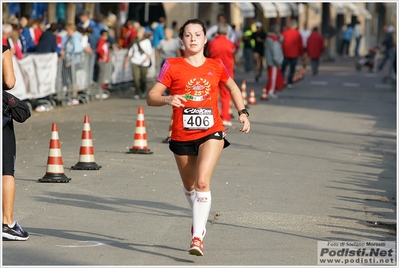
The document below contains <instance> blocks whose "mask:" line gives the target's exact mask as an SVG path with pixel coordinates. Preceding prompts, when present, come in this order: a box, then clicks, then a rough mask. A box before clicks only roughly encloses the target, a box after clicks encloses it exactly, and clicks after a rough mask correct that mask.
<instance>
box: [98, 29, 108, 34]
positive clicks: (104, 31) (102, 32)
mask: <svg viewBox="0 0 399 268" xmlns="http://www.w3.org/2000/svg"><path fill="white" fill-rule="evenodd" d="M104 33H107V34H108V31H107V30H101V32H100V35H103V34H104Z"/></svg>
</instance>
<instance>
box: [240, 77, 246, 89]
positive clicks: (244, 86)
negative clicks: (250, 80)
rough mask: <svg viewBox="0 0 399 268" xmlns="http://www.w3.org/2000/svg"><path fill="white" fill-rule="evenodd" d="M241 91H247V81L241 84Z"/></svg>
mask: <svg viewBox="0 0 399 268" xmlns="http://www.w3.org/2000/svg"><path fill="white" fill-rule="evenodd" d="M241 89H247V81H246V80H245V79H244V80H242V82H241Z"/></svg>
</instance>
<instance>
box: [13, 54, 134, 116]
mask: <svg viewBox="0 0 399 268" xmlns="http://www.w3.org/2000/svg"><path fill="white" fill-rule="evenodd" d="M126 53H127V50H126V49H121V50H118V51H111V63H110V65H109V68H108V70H107V71H106V74H105V77H106V78H107V80H108V81H109V83H108V85H107V88H103V85H101V83H100V84H99V83H97V82H95V81H94V71H95V69H94V68H95V60H96V57H95V54H89V53H87V52H82V53H71V54H68V55H66V56H65V57H64V58H60V57H58V61H57V66H56V68H57V70H56V75H55V77H54V79H55V88H53V87H51V90H50V91H51V92H52V94H50V95H47V96H40V97H38V98H35V96H37V95H32V94H30V90H29V87H31V85H25V84H24V81H25V80H27V79H28V78H29V77H32V76H35V74H36V73H39V72H41V71H42V70H32V69H34V68H30V69H29V68H26V66H24V64H25V62H26V61H24V60H21V61H18V60H17V61H16V62H17V63H14V64H18V69H20V70H21V72H20V74H21V80H22V81H21V83H22V84H24V86H23V87H22V88H23V89H22V88H19V89H18V90H17V91H18V92H20V96H19V97H20V98H21V99H23V100H26V101H29V102H31V103H35V104H36V105H37V106H45V107H46V108H48V109H52V108H53V107H54V106H56V105H62V106H68V105H72V104H73V99H75V100H78V101H79V103H84V104H86V103H89V102H91V101H92V100H94V99H96V98H97V99H98V98H100V99H102V94H101V93H104V92H107V93H108V94H109V93H110V91H112V90H115V91H123V90H126V89H133V88H134V86H133V78H132V74H131V66H130V64H129V68H128V69H126V70H125V69H124V67H123V66H124V59H125V57H126ZM29 55H32V56H33V57H34V58H35V59H36V60H37V59H38V58H39V61H41V60H40V58H41V57H42V55H41V54H37V53H28V54H26V55H25V58H26V57H28V56H29ZM45 55H47V56H48V55H50V54H43V58H44V56H45ZM53 64H54V63H52V64H51V65H50V64H49V65H48V66H46V68H54V66H53ZM25 65H26V64H25ZM32 66H34V65H32ZM46 68H44V69H46ZM25 69H27V70H28V71H29V72H30V73H28V72H26V70H25ZM41 79H43V78H41ZM28 80H29V79H28ZM38 80H40V79H38ZM40 83H41V81H37V84H38V85H39V84H40ZM99 96H100V97H99ZM75 102H76V101H75Z"/></svg>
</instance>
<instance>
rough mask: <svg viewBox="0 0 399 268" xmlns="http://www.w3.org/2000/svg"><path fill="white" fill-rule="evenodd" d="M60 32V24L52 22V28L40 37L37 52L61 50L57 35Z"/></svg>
mask: <svg viewBox="0 0 399 268" xmlns="http://www.w3.org/2000/svg"><path fill="white" fill-rule="evenodd" d="M57 33H58V24H57V23H52V24H51V25H50V28H48V29H47V31H45V32H44V33H43V34H42V36H41V37H40V40H39V44H38V45H37V47H36V52H37V53H52V52H57V53H58V52H59V51H58V49H57V39H56V35H57Z"/></svg>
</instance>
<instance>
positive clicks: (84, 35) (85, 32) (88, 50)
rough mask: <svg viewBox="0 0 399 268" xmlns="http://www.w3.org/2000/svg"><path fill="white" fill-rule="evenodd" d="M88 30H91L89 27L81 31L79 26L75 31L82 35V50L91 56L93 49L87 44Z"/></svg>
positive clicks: (81, 28)
mask: <svg viewBox="0 0 399 268" xmlns="http://www.w3.org/2000/svg"><path fill="white" fill-rule="evenodd" d="M90 29H91V28H90V27H87V28H86V29H83V27H81V26H79V27H77V31H78V32H79V33H80V34H81V35H82V41H81V45H82V48H83V50H84V51H85V52H86V53H88V54H90V55H91V54H93V49H92V47H91V44H90V42H89V34H90Z"/></svg>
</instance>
